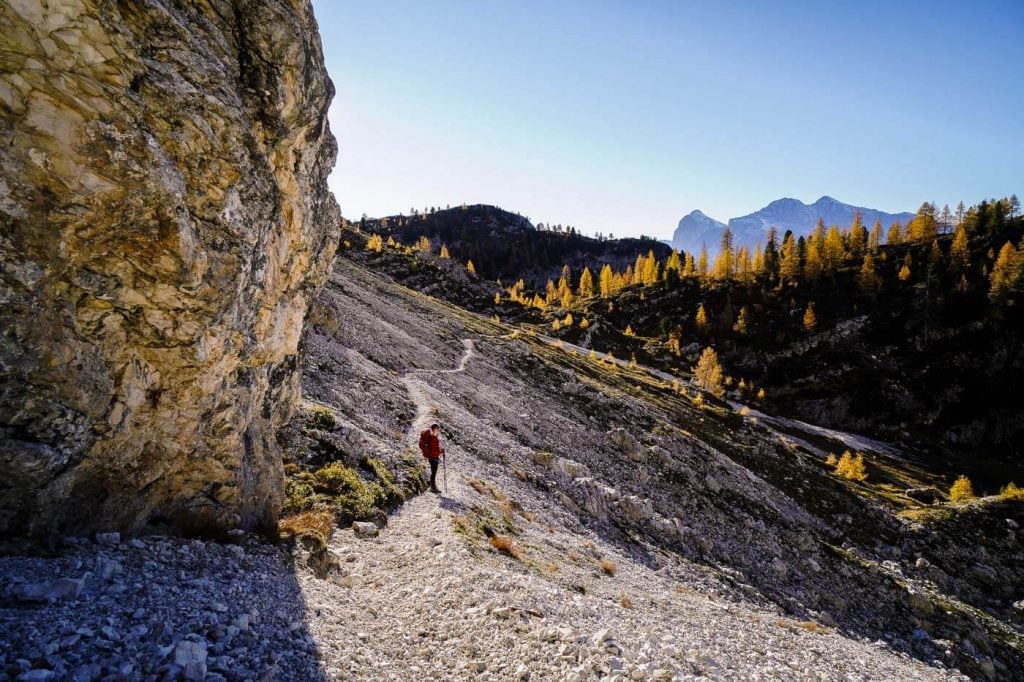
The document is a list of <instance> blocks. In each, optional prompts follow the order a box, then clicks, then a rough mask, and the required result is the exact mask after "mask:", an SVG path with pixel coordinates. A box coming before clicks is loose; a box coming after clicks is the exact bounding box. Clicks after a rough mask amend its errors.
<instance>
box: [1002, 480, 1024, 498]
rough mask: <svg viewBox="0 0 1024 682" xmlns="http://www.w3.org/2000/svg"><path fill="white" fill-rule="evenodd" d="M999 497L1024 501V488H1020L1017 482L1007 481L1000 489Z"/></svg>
mask: <svg viewBox="0 0 1024 682" xmlns="http://www.w3.org/2000/svg"><path fill="white" fill-rule="evenodd" d="M999 497H1000V498H1001V499H1004V500H1016V501H1018V502H1024V488H1018V487H1017V484H1016V483H1007V484H1006V485H1005V486H1003V489H1002V490H1000V491H999Z"/></svg>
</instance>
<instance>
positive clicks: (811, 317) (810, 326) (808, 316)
mask: <svg viewBox="0 0 1024 682" xmlns="http://www.w3.org/2000/svg"><path fill="white" fill-rule="evenodd" d="M817 326H818V318H817V316H816V315H815V314H814V303H808V304H807V309H806V310H804V329H806V330H807V331H809V332H813V331H814V328H815V327H817Z"/></svg>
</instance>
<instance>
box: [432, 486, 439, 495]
mask: <svg viewBox="0 0 1024 682" xmlns="http://www.w3.org/2000/svg"><path fill="white" fill-rule="evenodd" d="M430 492H432V493H437V494H441V489H440V488H438V487H437V486H436V485H432V486H430Z"/></svg>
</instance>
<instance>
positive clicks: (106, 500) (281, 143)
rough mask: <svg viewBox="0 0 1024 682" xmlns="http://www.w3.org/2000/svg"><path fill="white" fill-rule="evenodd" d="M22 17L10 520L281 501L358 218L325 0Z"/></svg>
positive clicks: (1, 160) (206, 524) (12, 122)
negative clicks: (344, 191) (352, 222)
mask: <svg viewBox="0 0 1024 682" xmlns="http://www.w3.org/2000/svg"><path fill="white" fill-rule="evenodd" d="M0 23H2V24H3V25H4V31H3V37H2V38H0V129H2V133H3V134H2V138H3V141H4V142H3V146H2V148H0V264H2V274H0V330H2V336H0V535H12V534H24V533H29V534H36V535H41V534H44V533H45V534H51V533H61V534H68V533H80V532H85V531H88V530H92V529H120V530H134V529H137V528H139V527H141V526H144V525H146V524H147V523H151V524H168V525H171V526H174V527H177V528H178V529H180V530H185V531H188V530H194V531H200V532H216V531H219V530H224V529H229V528H234V527H244V528H260V527H264V526H267V525H269V524H271V523H273V521H274V519H275V515H276V513H277V510H278V508H279V506H280V500H281V494H282V483H283V480H282V479H283V475H282V465H281V458H280V454H279V449H278V446H277V444H276V441H275V438H274V431H275V429H276V428H277V427H278V426H280V425H281V424H282V423H283V422H284V421H285V420H286V419H287V418H288V417H289V415H290V412H291V410H292V407H293V404H294V402H295V399H296V398H297V395H298V390H299V381H298V379H299V377H298V372H299V362H298V361H297V358H296V354H297V349H298V345H299V339H300V335H301V332H302V326H303V321H304V318H305V316H306V312H307V308H308V304H309V301H310V299H311V298H312V296H313V295H314V294H315V293H316V291H317V290H318V289H319V287H320V286H321V285H322V283H323V282H324V281H325V279H326V276H327V274H328V272H329V269H330V265H331V262H332V259H333V255H334V250H335V247H336V244H337V229H338V227H337V226H338V224H339V213H338V208H337V204H336V203H335V201H334V198H333V196H332V195H331V194H330V193H329V192H328V190H327V186H326V176H327V174H328V172H329V171H330V169H331V167H332V165H333V163H334V158H335V155H336V145H335V141H334V138H333V136H332V135H331V133H330V130H329V128H328V125H327V106H328V104H329V102H330V99H331V97H332V96H333V87H332V85H331V83H330V80H329V79H328V77H327V73H326V71H325V68H324V64H323V56H322V51H321V45H320V39H319V36H318V33H317V26H316V22H315V19H314V18H313V12H312V9H311V7H310V4H309V2H308V0H252V1H251V2H244V3H242V2H237V1H236V2H229V1H226V0H213V1H212V2H209V3H161V2H153V1H142V2H135V3H113V2H93V1H90V0H66V1H64V2H60V3H37V2H32V1H28V2H24V1H20V0H19V1H16V0H0Z"/></svg>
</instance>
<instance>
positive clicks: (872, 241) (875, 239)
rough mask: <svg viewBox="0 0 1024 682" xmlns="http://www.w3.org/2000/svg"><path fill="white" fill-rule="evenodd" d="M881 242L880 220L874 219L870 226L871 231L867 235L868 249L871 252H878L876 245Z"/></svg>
mask: <svg viewBox="0 0 1024 682" xmlns="http://www.w3.org/2000/svg"><path fill="white" fill-rule="evenodd" d="M881 243H882V221H881V220H880V219H879V220H876V221H875V224H874V225H872V226H871V233H870V234H869V235H868V249H869V250H870V251H871V252H872V253H878V247H879V246H880V245H881Z"/></svg>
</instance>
